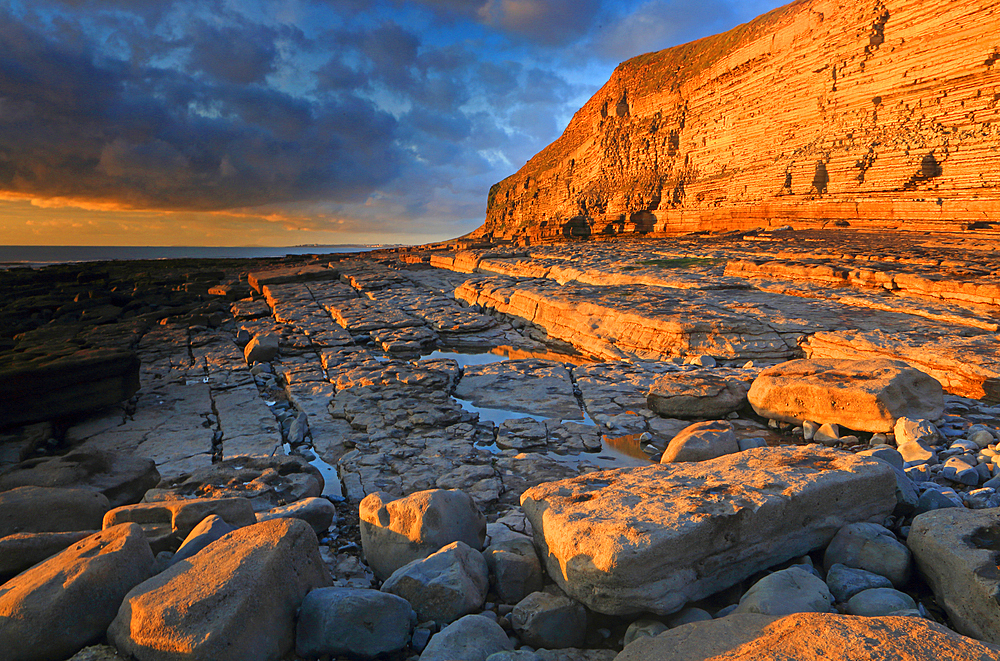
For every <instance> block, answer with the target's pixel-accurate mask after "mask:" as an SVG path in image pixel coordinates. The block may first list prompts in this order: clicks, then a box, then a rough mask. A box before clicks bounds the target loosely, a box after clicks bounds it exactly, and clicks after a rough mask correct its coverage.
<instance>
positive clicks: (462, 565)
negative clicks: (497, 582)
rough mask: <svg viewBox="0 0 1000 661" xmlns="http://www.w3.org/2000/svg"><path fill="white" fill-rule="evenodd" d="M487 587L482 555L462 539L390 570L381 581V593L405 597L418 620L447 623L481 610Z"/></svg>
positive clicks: (487, 571)
mask: <svg viewBox="0 0 1000 661" xmlns="http://www.w3.org/2000/svg"><path fill="white" fill-rule="evenodd" d="M489 587H490V577H489V570H488V569H487V567H486V560H485V559H483V554H482V553H480V552H479V551H476V550H475V549H473V548H471V547H469V545H468V544H466V543H464V542H453V543H451V544H449V545H448V546H445V547H444V548H442V549H441V550H440V551H438V552H437V553H432V554H431V555H429V556H427V557H426V558H421V559H419V560H414V561H412V562H409V563H407V564H405V565H403V566H402V567H400V568H399V569H397V570H396V571H394V572H393V573H392V575H391V576H390V577H389V578H388V579H386V581H385V583H383V584H382V592H388V593H390V594H395V595H398V596H400V597H402V598H403V599H406V600H407V601H408V602H410V604H411V605H412V606H413V610H415V611H416V612H417V615H418V616H419V617H420V619H421V621H426V620H434V621H435V622H442V623H447V622H454V621H455V620H457V619H458V618H460V617H462V616H463V615H468V614H469V613H474V612H477V611H479V610H481V609H482V607H483V603H484V602H485V601H486V593H487V591H488V590H489Z"/></svg>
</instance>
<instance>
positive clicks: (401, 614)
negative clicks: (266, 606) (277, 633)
mask: <svg viewBox="0 0 1000 661" xmlns="http://www.w3.org/2000/svg"><path fill="white" fill-rule="evenodd" d="M416 620H417V615H416V613H414V612H413V609H412V608H411V607H410V604H409V602H408V601H406V599H403V598H402V597H397V596H396V595H394V594H387V593H385V592H379V591H378V590H360V589H355V588H319V589H318V590H313V591H312V592H310V593H309V594H308V595H306V598H305V601H303V602H302V610H301V612H300V614H299V621H298V625H297V626H296V630H295V651H296V653H297V654H298V655H299V656H304V657H308V658H314V657H319V656H324V655H329V656H337V655H342V654H346V655H349V656H352V657H360V658H362V659H373V658H375V657H376V656H378V655H379V654H388V653H390V652H395V651H397V650H401V649H403V648H404V647H406V645H407V644H408V643H409V642H410V633H411V632H412V631H413V625H414V624H416Z"/></svg>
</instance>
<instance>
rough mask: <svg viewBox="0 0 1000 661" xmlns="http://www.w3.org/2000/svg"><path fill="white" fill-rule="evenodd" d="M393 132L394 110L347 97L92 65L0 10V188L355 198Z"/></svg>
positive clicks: (208, 205) (203, 205) (250, 200)
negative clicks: (313, 97) (305, 95)
mask: <svg viewBox="0 0 1000 661" xmlns="http://www.w3.org/2000/svg"><path fill="white" fill-rule="evenodd" d="M260 69H261V68H260V67H257V70H258V71H259V70H260ZM229 73H233V72H229ZM230 77H232V76H230ZM395 130H396V121H395V120H394V119H393V118H392V116H390V115H388V114H386V113H384V112H381V111H379V110H377V109H376V108H375V107H374V106H373V104H372V103H371V102H370V101H367V100H364V99H361V98H358V97H357V96H353V95H349V94H348V95H341V96H338V97H336V98H332V97H331V98H329V99H326V100H325V101H322V102H320V101H307V100H304V99H301V98H296V97H292V96H290V95H288V94H286V93H283V92H279V91H276V90H273V89H269V88H265V87H261V86H254V85H237V84H232V83H230V82H214V81H210V82H206V81H204V80H199V79H197V78H195V77H192V76H189V75H186V74H183V73H181V72H178V71H176V70H171V69H163V68H159V69H157V68H151V67H134V66H131V65H128V64H126V63H123V62H118V61H115V60H106V59H105V60H102V61H101V62H99V63H97V62H95V57H94V53H93V52H91V51H89V50H86V49H71V48H66V47H65V46H63V45H61V44H59V43H56V42H54V41H52V40H50V39H47V38H46V37H45V36H43V35H41V34H39V33H38V32H37V31H35V30H32V29H30V28H28V27H26V26H24V25H23V24H22V23H20V22H19V21H18V20H17V19H16V18H15V17H14V16H10V15H6V16H4V15H0V190H2V191H4V192H6V193H8V194H18V195H23V196H26V197H67V198H74V199H85V200H90V201H93V202H102V201H103V202H107V203H109V204H115V203H119V204H124V205H126V206H135V207H146V208H160V209H188V210H194V209H199V210H211V209H225V208H233V207H245V206H253V205H257V204H263V203H265V202H271V203H274V202H281V201H291V200H298V201H301V200H308V199H321V198H322V199H327V200H334V201H337V200H339V201H345V202H346V201H354V200H363V199H364V198H365V197H366V196H367V195H369V194H370V193H371V191H372V190H373V189H374V187H376V186H378V185H380V184H382V183H385V182H386V181H389V180H391V179H392V178H393V177H394V176H396V174H397V172H398V169H399V163H400V154H399V151H398V149H397V148H396V147H395V146H394V135H395Z"/></svg>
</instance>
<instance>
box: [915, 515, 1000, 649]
mask: <svg viewBox="0 0 1000 661" xmlns="http://www.w3.org/2000/svg"><path fill="white" fill-rule="evenodd" d="M906 544H907V546H909V548H910V550H911V551H912V552H913V559H914V560H915V561H916V563H917V568H918V570H919V571H920V573H921V574H922V575H923V577H924V578H925V579H926V580H927V582H928V583H929V584H930V586H931V589H932V590H934V595H935V596H936V597H937V601H938V603H939V604H941V606H942V607H943V608H944V609H945V611H946V612H947V613H948V616H949V617H950V618H951V621H952V623H953V624H954V626H955V629H956V630H958V631H960V632H961V633H964V634H966V635H967V636H973V637H975V638H979V639H980V640H985V641H988V642H990V643H994V644H1000V603H998V602H997V595H998V594H1000V569H998V568H997V561H996V556H997V552H998V551H1000V509H986V510H970V509H965V508H964V507H954V508H945V509H938V510H933V511H930V512H925V513H923V514H920V515H918V516H917V517H915V518H914V519H913V525H912V526H911V527H910V535H909V536H908V537H907V539H906Z"/></svg>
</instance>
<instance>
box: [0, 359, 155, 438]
mask: <svg viewBox="0 0 1000 661" xmlns="http://www.w3.org/2000/svg"><path fill="white" fill-rule="evenodd" d="M138 390H139V357H138V356H137V355H136V354H135V352H133V351H129V350H127V349H80V350H78V351H74V352H70V353H58V352H56V353H48V354H45V355H43V356H39V357H37V358H33V359H32V360H27V361H23V362H18V363H14V364H13V365H12V366H9V367H4V368H2V369H0V427H6V426H12V427H13V426H17V425H24V424H28V423H31V422H40V421H42V420H53V419H55V418H59V417H62V416H68V415H75V414H78V413H85V412H88V411H96V410H98V409H102V408H105V407H107V406H111V405H112V404H117V403H118V402H121V401H124V400H126V399H128V398H129V397H131V396H132V395H134V394H135V393H136V391H138Z"/></svg>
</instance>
